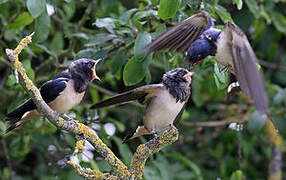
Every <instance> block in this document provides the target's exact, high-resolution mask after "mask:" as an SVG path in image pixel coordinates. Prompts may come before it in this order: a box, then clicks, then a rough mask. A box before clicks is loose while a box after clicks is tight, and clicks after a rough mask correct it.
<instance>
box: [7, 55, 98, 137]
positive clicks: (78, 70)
mask: <svg viewBox="0 0 286 180" xmlns="http://www.w3.org/2000/svg"><path fill="white" fill-rule="evenodd" d="M97 63H98V60H91V59H85V58H82V59H78V60H76V61H74V62H72V63H71V64H70V65H69V67H68V69H67V70H65V71H63V72H60V73H59V74H57V75H56V76H55V77H54V78H53V79H51V80H49V81H47V82H46V83H44V84H43V85H42V86H41V87H40V89H39V90H40V93H41V96H42V97H43V100H44V101H45V102H46V103H47V104H48V105H49V106H50V107H51V109H53V110H55V111H56V112H57V113H60V114H63V115H65V114H64V113H65V112H67V111H68V110H70V109H71V108H73V107H74V106H75V105H77V104H79V103H80V102H81V100H82V98H83V96H84V94H85V91H86V89H87V86H88V84H89V83H90V82H91V81H93V80H94V79H98V80H100V79H99V77H98V76H97V75H96V72H95V66H96V64H97ZM40 116H41V114H40V113H39V112H38V111H37V107H36V105H35V104H34V102H33V101H32V99H31V98H30V99H28V100H27V101H26V102H25V103H23V104H21V105H20V106H19V107H17V108H16V109H15V110H13V111H12V112H10V113H9V114H7V115H6V117H5V120H7V121H9V127H8V128H7V130H6V132H9V131H11V130H13V129H15V128H17V127H18V126H20V125H22V124H23V123H24V122H26V121H27V120H30V119H32V118H37V117H40ZM65 116H66V115H65ZM66 117H67V116H66Z"/></svg>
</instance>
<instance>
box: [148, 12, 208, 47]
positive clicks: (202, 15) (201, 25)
mask: <svg viewBox="0 0 286 180" xmlns="http://www.w3.org/2000/svg"><path fill="white" fill-rule="evenodd" d="M211 26H213V21H212V20H211V17H210V15H209V13H208V12H206V11H197V12H196V13H195V14H194V15H192V16H191V17H189V18H188V19H186V20H184V21H182V22H180V23H178V24H177V25H175V26H174V27H172V28H171V29H169V30H168V31H166V32H164V33H163V34H161V35H160V36H159V37H158V38H156V39H155V40H153V41H152V42H151V43H150V44H148V45H147V46H146V48H145V50H147V52H152V51H157V50H160V49H170V50H176V51H179V52H185V51H187V50H188V48H189V46H190V44H191V43H192V42H193V41H195V40H196V39H197V38H198V37H199V36H200V35H201V34H202V32H203V31H205V30H206V29H208V28H209V27H211Z"/></svg>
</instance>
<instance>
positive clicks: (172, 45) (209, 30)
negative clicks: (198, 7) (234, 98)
mask: <svg viewBox="0 0 286 180" xmlns="http://www.w3.org/2000/svg"><path fill="white" fill-rule="evenodd" d="M161 49H169V50H171V51H172V50H175V51H178V52H187V56H186V59H187V60H188V61H189V63H190V68H191V67H192V66H193V65H195V64H198V63H201V62H202V61H203V60H204V58H206V57H207V56H209V55H210V56H214V58H215V59H216V60H217V63H218V65H219V67H220V68H221V69H223V68H227V69H229V70H230V72H231V73H232V74H235V75H236V78H237V80H238V82H239V85H240V88H241V90H242V92H243V94H244V95H246V96H248V97H250V98H251V99H252V100H253V102H254V105H255V107H256V109H257V110H258V111H260V112H261V113H266V111H267V109H268V98H267V94H266V89H265V84H264V79H263V76H262V74H261V72H260V71H259V70H258V68H257V58H256V56H255V53H254V51H253V49H252V47H251V45H250V44H249V42H248V39H247V37H246V35H245V34H244V33H243V32H242V30H241V29H240V28H239V27H238V26H237V25H235V24H234V23H231V22H227V23H226V24H225V26H224V28H223V29H222V30H220V29H217V28H216V27H215V24H214V22H213V20H212V18H211V16H210V15H209V13H208V12H206V11H197V12H195V13H194V15H192V16H191V17H189V18H187V19H186V20H184V21H182V22H180V23H178V24H177V25H175V26H173V27H172V28H170V29H169V30H167V31H166V32H164V33H163V34H161V35H160V36H159V37H158V38H156V39H155V40H153V41H152V42H151V43H150V44H148V45H147V46H146V47H145V49H144V53H150V52H153V51H158V50H161Z"/></svg>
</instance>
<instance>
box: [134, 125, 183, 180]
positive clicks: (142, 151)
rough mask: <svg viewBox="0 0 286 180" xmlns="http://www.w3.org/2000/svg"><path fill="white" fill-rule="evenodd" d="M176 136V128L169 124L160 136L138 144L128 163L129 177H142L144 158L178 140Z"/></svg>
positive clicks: (177, 134) (177, 133) (177, 135)
mask: <svg viewBox="0 0 286 180" xmlns="http://www.w3.org/2000/svg"><path fill="white" fill-rule="evenodd" d="M178 137H179V132H178V129H177V128H176V127H175V126H170V127H169V128H168V129H167V130H165V131H164V132H163V134H162V136H161V137H157V138H154V139H152V140H151V141H149V142H147V143H146V144H141V145H140V146H138V147H137V150H136V152H135V154H134V156H133V159H132V161H131V165H130V167H131V168H130V171H131V175H132V176H131V177H138V179H142V176H143V174H144V165H145V163H146V160H147V159H148V158H149V157H150V156H152V155H153V154H154V153H157V152H159V151H160V150H161V149H162V148H164V147H165V146H167V145H169V144H173V143H174V142H175V141H177V140H178Z"/></svg>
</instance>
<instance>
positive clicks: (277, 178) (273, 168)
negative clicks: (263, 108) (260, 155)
mask: <svg viewBox="0 0 286 180" xmlns="http://www.w3.org/2000/svg"><path fill="white" fill-rule="evenodd" d="M264 129H265V133H266V135H267V137H268V140H269V143H270V145H271V146H272V154H271V159H270V163H269V168H268V180H281V179H282V172H281V160H282V155H281V144H282V140H281V137H280V135H279V134H278V131H277V129H276V128H275V126H274V124H273V122H272V121H271V120H270V119H267V120H266V124H265V127H264Z"/></svg>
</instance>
